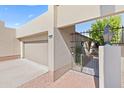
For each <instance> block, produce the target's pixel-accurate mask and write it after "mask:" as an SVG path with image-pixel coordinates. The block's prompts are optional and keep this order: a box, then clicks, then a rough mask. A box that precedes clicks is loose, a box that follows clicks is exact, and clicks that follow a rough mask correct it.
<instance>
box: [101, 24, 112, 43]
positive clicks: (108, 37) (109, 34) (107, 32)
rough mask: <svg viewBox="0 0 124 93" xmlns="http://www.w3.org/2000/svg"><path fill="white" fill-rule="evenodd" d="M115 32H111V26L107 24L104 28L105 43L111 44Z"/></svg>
mask: <svg viewBox="0 0 124 93" xmlns="http://www.w3.org/2000/svg"><path fill="white" fill-rule="evenodd" d="M112 36H113V33H112V32H110V26H109V25H108V24H107V25H106V26H105V28H104V33H103V38H104V44H105V45H110V41H111V40H112Z"/></svg>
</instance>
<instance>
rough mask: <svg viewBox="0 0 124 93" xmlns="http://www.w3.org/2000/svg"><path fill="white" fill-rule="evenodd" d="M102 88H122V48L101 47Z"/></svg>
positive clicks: (100, 70)
mask: <svg viewBox="0 0 124 93" xmlns="http://www.w3.org/2000/svg"><path fill="white" fill-rule="evenodd" d="M99 80H100V88H120V87H121V47H120V46H107V45H106V46H100V47H99Z"/></svg>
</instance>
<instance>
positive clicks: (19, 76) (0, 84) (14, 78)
mask: <svg viewBox="0 0 124 93" xmlns="http://www.w3.org/2000/svg"><path fill="white" fill-rule="evenodd" d="M46 72H48V68H47V67H46V66H43V65H39V64H37V63H35V62H32V61H29V60H27V59H17V60H10V61H4V62H0V88H15V87H19V86H21V85H22V84H24V83H26V82H28V81H30V80H32V79H34V78H36V77H38V76H40V75H42V74H45V73H46Z"/></svg>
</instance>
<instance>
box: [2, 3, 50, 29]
mask: <svg viewBox="0 0 124 93" xmlns="http://www.w3.org/2000/svg"><path fill="white" fill-rule="evenodd" d="M47 10H48V6H47V5H27V6H26V5H0V20H1V21H4V22H5V26H6V27H10V28H18V27H20V26H22V25H23V24H25V23H27V22H28V21H30V20H32V19H34V18H36V17H37V16H39V15H41V14H43V13H45V12H46V11H47Z"/></svg>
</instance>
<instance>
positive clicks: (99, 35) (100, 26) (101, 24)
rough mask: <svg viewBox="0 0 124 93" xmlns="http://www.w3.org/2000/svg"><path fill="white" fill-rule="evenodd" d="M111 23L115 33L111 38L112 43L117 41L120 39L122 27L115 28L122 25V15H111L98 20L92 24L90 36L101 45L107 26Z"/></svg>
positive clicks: (112, 30)
mask: <svg viewBox="0 0 124 93" xmlns="http://www.w3.org/2000/svg"><path fill="white" fill-rule="evenodd" d="M107 24H109V25H110V27H111V30H110V31H111V32H112V33H113V34H114V35H113V38H112V40H111V43H117V42H119V41H120V38H121V37H120V29H114V28H118V27H120V26H121V17H120V16H111V17H109V18H104V19H99V20H96V23H94V24H92V26H91V32H90V34H89V35H90V37H91V38H92V39H93V40H95V41H97V42H98V43H99V44H100V45H103V44H104V40H103V32H104V28H105V26H106V25H107Z"/></svg>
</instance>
